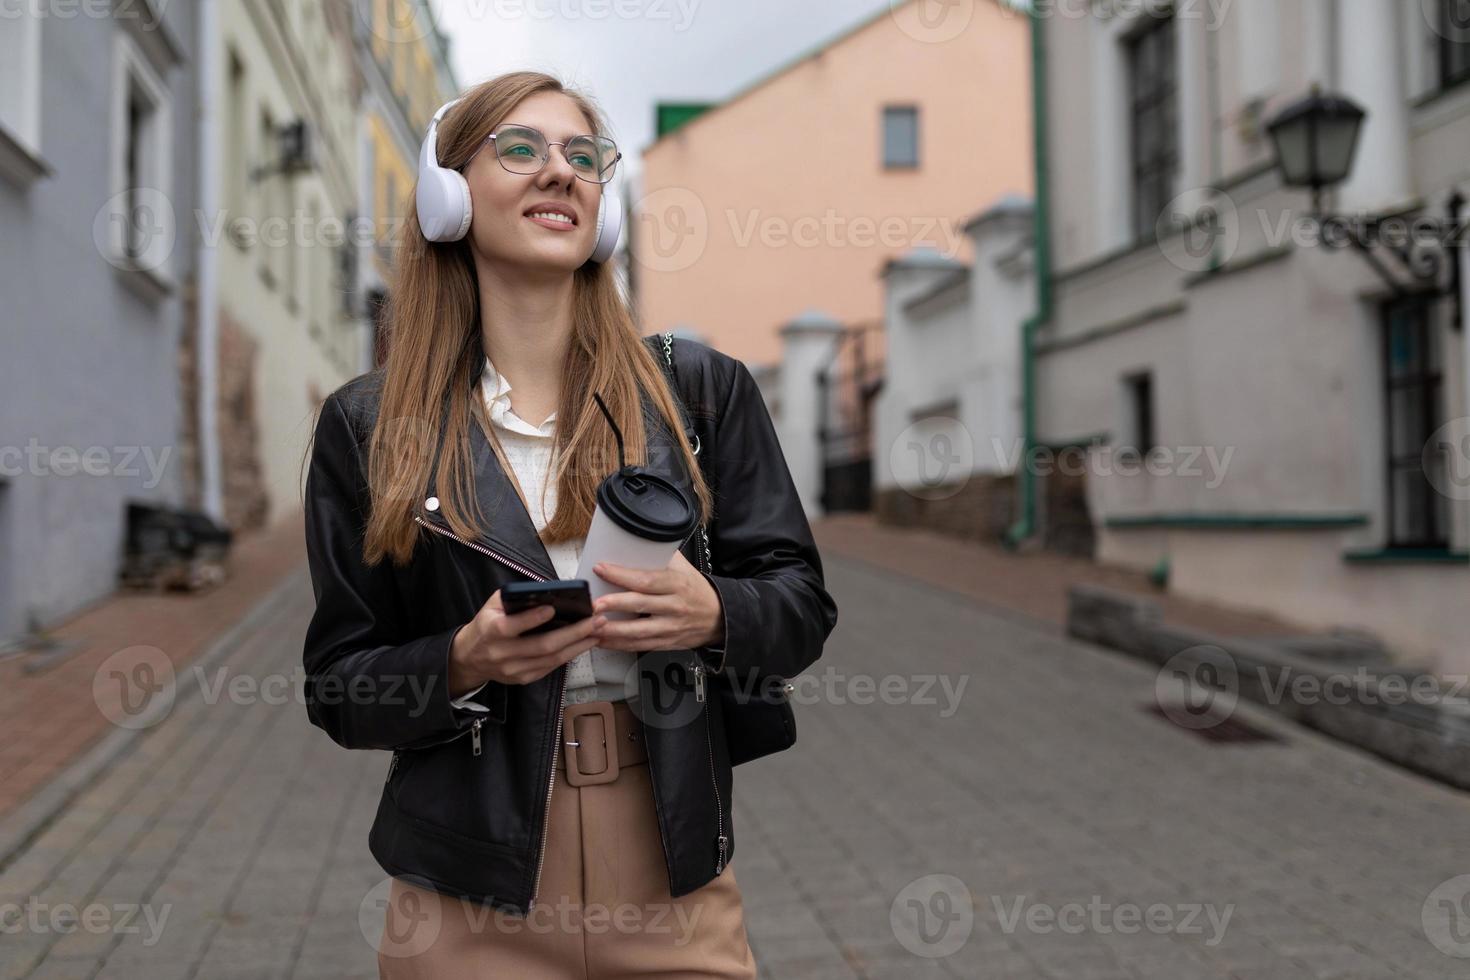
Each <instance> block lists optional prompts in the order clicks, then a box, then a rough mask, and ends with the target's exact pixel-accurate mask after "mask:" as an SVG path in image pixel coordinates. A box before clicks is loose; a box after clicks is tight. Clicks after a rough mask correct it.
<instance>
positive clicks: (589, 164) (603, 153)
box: [567, 136, 618, 183]
mask: <svg viewBox="0 0 1470 980" xmlns="http://www.w3.org/2000/svg"><path fill="white" fill-rule="evenodd" d="M617 159H618V148H617V145H616V144H615V143H613V141H612V140H610V139H608V138H607V137H606V136H578V137H575V138H574V139H572V140H571V141H569V142H568V143H567V160H569V161H570V162H571V164H572V168H573V169H574V170H576V171H577V175H578V176H581V177H585V178H586V179H588V180H595V181H597V182H598V183H602V182H603V181H606V180H607V179H608V178H609V177H611V176H612V169H613V164H614V163H616V162H617Z"/></svg>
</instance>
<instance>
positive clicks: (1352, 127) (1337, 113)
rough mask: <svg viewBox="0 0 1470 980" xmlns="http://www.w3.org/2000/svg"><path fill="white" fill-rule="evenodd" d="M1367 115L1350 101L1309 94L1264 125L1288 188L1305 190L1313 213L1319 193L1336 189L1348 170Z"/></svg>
mask: <svg viewBox="0 0 1470 980" xmlns="http://www.w3.org/2000/svg"><path fill="white" fill-rule="evenodd" d="M1365 116H1367V113H1366V112H1364V111H1363V110H1362V108H1361V107H1360V106H1359V105H1358V104H1357V103H1355V102H1353V101H1352V100H1351V99H1347V98H1344V97H1342V96H1340V95H1324V94H1323V93H1322V91H1321V90H1320V89H1319V88H1317V87H1316V86H1315V85H1314V86H1313V87H1312V94H1311V95H1309V96H1307V97H1306V98H1304V99H1301V100H1299V101H1296V102H1293V103H1292V104H1291V105H1289V106H1287V107H1286V108H1284V109H1282V110H1281V111H1280V112H1278V113H1277V114H1276V116H1275V117H1274V118H1272V120H1271V121H1270V122H1269V123H1267V124H1266V131H1267V132H1268V133H1269V134H1270V135H1271V142H1272V143H1273V144H1275V147H1276V161H1277V166H1278V167H1280V168H1281V175H1282V180H1283V182H1284V183H1285V184H1286V185H1287V186H1288V187H1310V188H1311V189H1312V210H1313V211H1314V212H1316V213H1318V214H1320V213H1321V210H1322V189H1323V188H1324V187H1332V186H1333V185H1335V184H1340V183H1342V182H1343V181H1344V180H1346V179H1347V176H1348V174H1349V173H1351V172H1352V169H1353V156H1354V155H1355V154H1356V152H1357V149H1358V134H1359V133H1360V132H1361V131H1362V126H1363V119H1364V117H1365Z"/></svg>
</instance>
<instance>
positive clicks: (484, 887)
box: [303, 337, 837, 915]
mask: <svg viewBox="0 0 1470 980" xmlns="http://www.w3.org/2000/svg"><path fill="white" fill-rule="evenodd" d="M645 341H646V342H648V343H649V345H650V347H651V348H653V349H654V351H655V357H660V358H661V357H662V356H663V349H662V344H661V343H660V338H657V337H649V338H645ZM672 349H673V356H674V362H675V366H676V369H677V377H678V379H679V386H680V388H681V389H682V392H683V397H684V400H685V404H686V406H687V407H688V410H689V414H690V422H691V425H692V427H693V429H694V434H695V435H697V436H698V439H699V446H700V454H701V457H700V458H701V460H702V465H704V466H705V467H706V470H705V472H706V474H707V477H708V478H709V479H710V480H711V482H712V483H713V485H714V489H715V493H716V497H715V500H716V509H715V515H714V517H713V519H712V520H711V522H710V524H709V527H708V533H709V537H710V542H711V545H712V549H711V550H712V551H713V554H714V559H715V565H714V572H715V573H714V574H712V575H709V576H708V577H709V579H710V581H711V583H712V584H713V585H714V587H715V589H716V590H717V591H718V593H719V596H720V601H721V603H722V604H723V607H724V625H725V642H724V644H723V646H722V647H719V648H713V647H710V648H701V649H699V650H660V651H645V652H643V653H641V654H640V655H639V659H638V673H639V675H640V677H639V685H640V686H639V692H638V693H639V701H640V702H641V705H642V706H641V709H640V717H641V718H642V720H643V721H644V723H645V731H646V733H647V752H648V764H649V767H650V778H651V780H652V783H653V795H654V803H655V809H656V812H657V815H658V825H659V834H660V837H661V838H662V840H663V847H664V856H665V863H666V864H667V867H668V874H669V891H670V894H671V895H672V896H674V897H678V896H680V895H684V894H687V893H689V892H692V891H694V890H695V889H696V888H698V887H700V886H701V885H703V884H705V883H706V882H708V881H709V880H711V879H712V878H713V877H715V876H716V875H717V874H719V872H720V871H721V870H723V868H724V866H725V864H726V863H728V861H729V860H730V858H731V857H733V856H734V853H735V828H734V824H733V820H732V815H733V810H732V807H731V768H730V763H729V757H728V754H727V750H726V743H725V736H724V725H723V723H722V718H721V717H720V711H721V710H722V708H721V699H720V698H718V697H714V696H712V695H711V694H709V693H707V688H706V686H705V685H703V684H696V683H695V682H694V681H695V680H696V670H697V669H698V668H703V670H705V671H709V672H711V673H710V674H709V676H710V680H711V682H713V683H720V682H723V681H722V678H723V679H725V680H727V679H728V676H729V675H731V674H732V673H735V672H740V673H743V672H745V671H748V670H750V669H752V668H757V667H758V668H759V669H760V671H761V672H763V673H769V674H778V675H780V676H783V677H794V676H795V675H797V674H799V673H801V672H802V671H803V670H804V669H806V668H807V667H808V666H810V665H811V664H812V663H813V662H814V661H816V660H817V658H818V657H820V656H821V653H822V647H823V644H824V643H825V641H826V639H827V636H828V635H829V634H830V633H831V631H832V628H833V627H834V626H835V625H836V622H837V606H836V603H835V602H834V601H833V599H832V597H831V595H829V594H828V592H827V591H826V588H825V585H824V580H823V574H822V565H821V559H820V558H819V556H818V554H817V549H816V546H815V544H814V542H813V540H812V534H811V528H810V526H809V525H808V523H807V518H806V515H805V513H804V511H803V509H802V505H801V502H800V499H799V498H798V496H797V492H796V488H795V486H794V485H793V483H792V479H791V475H790V472H789V470H788V469H787V466H786V462H785V458H784V456H783V455H782V453H781V447H780V445H779V443H778V442H777V438H776V433H775V430H774V428H773V426H772V423H771V419H770V416H769V414H768V413H767V410H766V406H765V402H764V401H763V400H762V398H761V393H760V390H759V388H757V386H756V384H755V380H754V379H753V378H752V377H751V375H750V372H749V370H748V369H747V368H746V367H745V365H744V364H743V363H742V362H740V361H738V360H735V359H734V358H732V357H729V356H728V355H725V354H722V353H720V352H718V351H716V350H714V349H712V348H710V347H707V346H705V345H703V344H699V343H695V342H692V341H685V340H683V339H679V338H676V339H674V341H673V344H672ZM483 363H484V362H483V359H479V360H478V361H477V363H476V365H475V368H474V371H473V373H472V375H471V377H470V378H469V379H468V383H469V384H470V385H471V386H472V390H475V391H477V390H478V385H479V380H480V378H479V375H480V368H481V366H482V365H483ZM381 380H382V379H381V369H380V370H379V371H373V372H369V373H367V374H363V375H360V376H358V377H357V378H354V379H353V380H351V381H349V382H347V383H346V384H344V385H343V386H341V387H340V388H338V389H337V390H336V391H334V392H333V393H332V394H331V395H329V396H328V397H327V399H326V401H325V403H324V404H323V406H322V410H321V413H320V417H319V420H318V422H317V426H316V435H315V444H314V446H313V449H312V456H311V464H310V471H309V475H308V477H307V483H306V500H305V506H306V545H307V557H308V563H309V566H310V571H311V580H312V588H313V591H314V592H315V594H316V602H317V606H316V611H315V613H314V615H313V616H312V619H311V623H310V625H309V626H308V628H307V631H306V638H305V645H304V651H303V662H304V666H305V674H306V700H307V715H308V717H309V718H310V720H311V722H312V724H314V725H316V726H318V727H319V728H321V729H323V730H324V731H325V732H326V733H327V734H328V735H330V736H331V737H332V739H333V740H334V741H335V742H337V743H338V744H339V745H342V746H343V747H345V748H349V749H387V750H391V751H392V752H393V758H392V761H391V763H390V764H389V768H388V776H387V779H386V780H385V783H384V786H383V792H382V796H381V798H380V800H379V804H378V811H377V815H376V817H375V818H374V822H373V826H372V831H371V833H370V835H369V839H368V846H369V849H370V851H371V852H372V854H373V856H374V858H375V859H376V860H377V861H378V863H379V864H380V865H381V866H382V867H383V869H384V870H385V871H387V872H388V873H389V874H392V875H395V876H398V877H407V878H411V879H413V880H414V881H416V882H419V883H421V884H422V886H423V887H428V888H432V889H434V890H436V891H440V892H443V893H446V894H451V895H455V896H458V897H462V898H467V899H470V900H472V901H476V902H480V903H482V904H486V905H490V906H494V907H499V908H504V909H505V910H507V911H508V912H510V913H512V914H521V915H524V914H527V913H529V911H530V909H531V906H532V903H533V901H534V899H535V895H536V889H537V887H538V885H539V879H540V868H541V863H542V860H543V857H544V852H545V830H546V815H547V813H548V808H549V805H550V794H551V791H552V788H553V783H552V776H553V768H552V766H553V756H552V753H553V752H554V751H559V750H560V748H559V746H557V745H556V744H555V743H556V741H557V740H558V739H559V737H560V728H561V726H560V721H561V712H560V707H561V705H562V704H563V695H564V684H565V675H566V667H565V666H563V667H561V668H559V669H558V670H555V671H553V672H551V673H550V674H548V675H547V676H545V677H543V678H541V679H540V680H537V681H535V682H533V683H530V684H523V685H516V684H501V683H498V682H494V681H492V682H490V683H488V684H486V685H485V686H484V688H482V689H481V690H479V691H478V692H477V693H476V694H475V695H474V697H473V700H474V701H476V702H478V703H479V704H482V705H484V706H486V707H488V708H489V709H490V710H489V712H488V713H480V712H474V711H471V710H469V709H466V708H462V707H456V706H454V705H452V704H451V703H450V694H449V689H448V683H447V680H448V664H449V649H450V643H451V641H452V640H453V638H454V634H455V633H456V631H457V630H458V629H459V628H460V627H461V625H463V624H465V623H467V622H469V620H471V619H472V618H473V617H474V615H475V613H476V612H477V611H478V610H479V609H480V607H481V606H482V605H483V604H484V602H485V600H486V599H488V598H489V596H490V595H491V594H492V593H493V592H495V590H496V589H498V588H499V587H500V586H502V585H504V584H505V583H506V582H512V581H517V580H524V579H527V578H556V577H557V575H556V571H555V569H554V568H553V566H552V563H551V559H550V558H549V556H548V555H547V553H546V550H545V548H544V546H543V545H542V543H541V541H540V539H539V537H538V536H537V533H536V530H535V526H534V525H533V524H532V523H531V517H530V515H529V514H528V513H527V512H526V509H525V507H524V505H523V504H522V503H521V501H520V498H519V497H518V496H517V495H516V492H515V490H514V488H513V487H512V486H511V484H510V482H509V480H508V479H507V477H506V475H505V473H504V471H503V469H502V468H501V466H500V463H499V461H498V460H497V459H496V457H495V454H494V452H493V451H492V450H491V448H490V446H489V444H488V443H487V442H486V440H485V436H484V433H483V431H482V430H481V428H480V426H479V425H476V424H472V425H471V426H470V438H471V446H472V449H473V453H474V459H475V472H474V483H475V486H474V492H475V495H476V497H477V499H478V502H479V504H480V507H481V509H482V511H483V513H485V514H486V515H495V516H494V518H493V519H491V521H490V523H491V526H490V527H489V528H488V529H486V530H485V531H484V532H483V533H482V534H481V535H480V536H479V538H478V539H477V540H474V541H466V540H464V539H460V538H458V537H455V536H452V535H451V533H450V532H449V529H448V527H447V525H446V524H444V523H443V521H442V519H440V518H439V517H438V515H437V514H436V513H435V512H434V509H432V508H430V507H426V506H425V501H427V500H429V498H431V497H433V496H434V483H433V479H432V477H431V480H430V484H429V488H428V491H427V493H426V495H425V501H419V502H418V503H417V504H416V506H415V511H416V513H415V517H414V519H415V520H416V521H419V522H421V523H422V524H423V525H425V528H424V529H423V530H424V531H425V533H421V534H420V537H419V540H418V542H417V543H416V545H415V550H414V553H413V558H412V560H411V562H409V563H408V564H406V565H403V566H395V565H394V564H393V563H392V561H391V560H388V559H385V560H384V561H383V562H381V563H379V564H378V565H376V566H374V567H371V568H369V567H367V566H366V565H364V564H363V562H362V560H361V559H362V531H363V527H364V524H365V517H366V514H367V500H368V497H367V488H366V481H365V469H364V461H365V459H366V455H367V452H366V451H367V439H368V436H369V434H370V433H371V429H372V424H373V419H374V415H375V412H376V410H377V403H378V397H377V396H378V391H379V386H380V383H381ZM648 439H649V443H648V444H649V453H648V460H649V461H648V466H649V467H650V468H651V469H653V470H655V471H656V472H661V473H663V474H664V475H665V476H668V477H669V478H670V479H675V480H677V481H680V482H684V483H685V484H686V485H687V480H688V473H687V471H686V470H685V469H684V467H683V464H682V461H681V457H680V454H679V453H678V452H676V451H675V447H676V443H675V442H674V441H673V439H672V435H671V434H670V433H669V432H668V431H667V430H666V429H665V428H664V427H663V426H661V425H658V424H656V423H650V424H649V426H648ZM697 537H698V534H697V532H696V533H695V534H694V535H691V536H690V539H689V540H687V541H685V542H684V544H683V545H682V546H681V550H682V551H683V552H684V554H685V557H687V558H688V559H689V561H690V563H691V564H692V565H694V566H695V567H696V568H699V567H700V566H699V562H698V560H697V554H696V551H695V548H696V542H695V540H694V539H695V538H697ZM722 669H723V670H724V671H725V673H724V674H721V673H714V672H718V671H721V670H722ZM699 679H702V678H699ZM655 714H656V717H655Z"/></svg>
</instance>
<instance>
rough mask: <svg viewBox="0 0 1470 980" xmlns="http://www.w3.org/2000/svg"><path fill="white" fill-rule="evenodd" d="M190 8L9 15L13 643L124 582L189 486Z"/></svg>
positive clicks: (6, 186) (1, 616)
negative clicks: (141, 515) (149, 526)
mask: <svg viewBox="0 0 1470 980" xmlns="http://www.w3.org/2000/svg"><path fill="white" fill-rule="evenodd" d="M195 15H196V9H195V5H193V4H160V3H152V2H147V0H141V2H137V3H133V4H130V5H127V6H126V8H121V7H120V8H118V9H114V10H112V11H111V12H110V14H109V15H108V16H101V17H87V16H75V17H67V18H60V17H49V16H44V15H43V13H42V11H41V9H40V8H39V7H38V6H37V5H30V4H22V5H18V6H15V7H14V9H12V10H10V11H8V12H7V14H6V15H5V16H4V17H0V228H3V229H4V232H3V234H0V297H3V298H4V304H3V306H4V308H3V311H0V338H3V343H4V347H5V356H4V357H0V640H3V639H4V638H6V637H9V636H13V635H15V634H18V633H21V632H24V631H26V630H28V629H30V628H32V627H36V628H44V627H46V626H48V625H50V624H51V623H52V622H54V621H55V620H57V619H58V618H60V617H63V616H65V615H67V614H68V613H70V612H73V611H75V610H76V609H78V608H80V607H81V606H84V605H86V604H87V603H89V602H90V601H92V600H94V599H97V598H99V597H101V596H103V595H105V594H107V593H108V592H110V591H112V589H113V588H114V587H115V584H116V582H117V574H118V568H119V564H120V561H121V558H122V552H123V542H124V536H125V531H126V506H127V503H128V502H129V501H132V500H137V501H140V502H147V503H155V504H177V503H179V502H180V500H181V497H182V494H183V469H184V467H183V462H184V461H183V459H182V458H181V457H182V454H181V453H180V452H179V445H178V441H179V440H178V435H179V431H180V427H181V424H182V418H181V413H182V411H183V409H182V406H181V403H180V397H179V395H180V392H179V368H178V364H177V351H178V349H179V342H180V337H181V335H182V333H183V332H184V329H185V322H186V318H187V313H188V304H189V287H190V283H191V277H192V273H193V266H192V258H193V256H192V254H191V251H190V249H189V247H188V243H189V241H190V231H189V228H190V225H189V218H190V212H191V209H192V207H193V194H194V186H193V181H192V176H191V175H192V173H193V171H194V161H195V140H194V132H195V129H194V126H195V124H194V112H193V95H194V90H195V83H196V79H195V76H194V74H193V71H194V67H193V66H194V63H195V54H196V45H195V38H196V36H197V32H196V20H195Z"/></svg>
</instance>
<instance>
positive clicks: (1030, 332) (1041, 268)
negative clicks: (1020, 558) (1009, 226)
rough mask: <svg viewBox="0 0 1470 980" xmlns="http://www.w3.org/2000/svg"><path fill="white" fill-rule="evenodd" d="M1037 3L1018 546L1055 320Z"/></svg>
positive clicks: (1028, 516)
mask: <svg viewBox="0 0 1470 980" xmlns="http://www.w3.org/2000/svg"><path fill="white" fill-rule="evenodd" d="M1044 31H1045V28H1044V27H1043V24H1042V19H1041V15H1040V14H1039V13H1038V12H1037V10H1036V8H1035V5H1032V10H1031V103H1032V105H1031V128H1032V153H1033V156H1034V160H1033V166H1034V168H1035V178H1034V179H1035V183H1036V209H1035V218H1034V221H1035V232H1034V235H1035V249H1036V312H1035V313H1034V314H1033V315H1032V316H1030V317H1028V318H1027V319H1026V321H1025V322H1024V323H1022V324H1021V442H1022V447H1021V449H1022V451H1021V471H1020V473H1019V474H1018V476H1019V477H1020V487H1019V490H1020V497H1021V516H1020V519H1019V520H1018V521H1016V523H1014V524H1012V525H1011V527H1010V529H1009V530H1008V531H1007V532H1006V543H1007V545H1008V546H1010V547H1016V546H1017V545H1019V544H1020V543H1021V542H1022V541H1024V540H1026V539H1027V538H1029V537H1031V535H1032V534H1034V533H1036V479H1035V476H1034V474H1033V472H1032V470H1033V461H1032V459H1031V456H1032V453H1033V451H1034V447H1035V445H1036V354H1035V352H1034V351H1033V349H1032V346H1033V342H1034V335H1035V332H1036V330H1037V329H1038V328H1039V327H1041V325H1042V324H1044V323H1046V322H1047V321H1048V320H1050V319H1051V215H1050V196H1049V181H1048V179H1047V174H1048V172H1049V162H1048V160H1047V138H1046V129H1047V112H1046V35H1045V33H1044Z"/></svg>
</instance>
